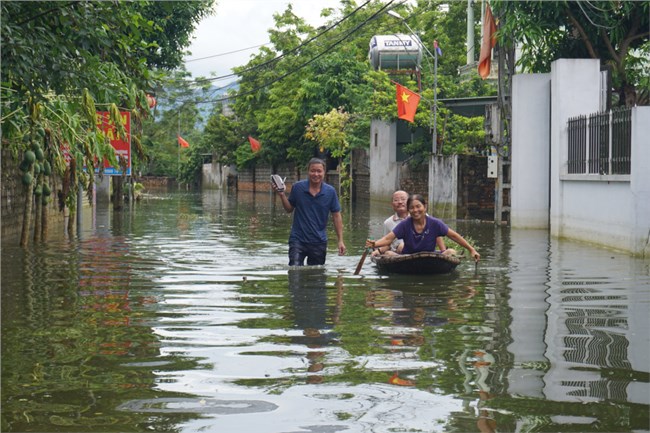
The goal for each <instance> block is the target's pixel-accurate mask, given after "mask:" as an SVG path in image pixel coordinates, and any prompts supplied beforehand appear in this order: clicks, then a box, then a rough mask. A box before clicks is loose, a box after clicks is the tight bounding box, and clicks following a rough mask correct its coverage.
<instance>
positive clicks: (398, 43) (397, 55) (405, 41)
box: [368, 35, 422, 70]
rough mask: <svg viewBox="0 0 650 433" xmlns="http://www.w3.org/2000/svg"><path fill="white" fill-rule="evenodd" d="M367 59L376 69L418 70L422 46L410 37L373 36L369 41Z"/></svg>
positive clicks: (413, 37) (415, 38)
mask: <svg viewBox="0 0 650 433" xmlns="http://www.w3.org/2000/svg"><path fill="white" fill-rule="evenodd" d="M368 59H369V60H370V64H371V65H372V67H373V68H374V69H375V70H377V69H394V70H395V69H411V70H414V69H420V62H421V61H422V44H421V42H420V40H419V39H417V37H416V36H411V35H375V36H373V37H372V39H370V51H369V52H368Z"/></svg>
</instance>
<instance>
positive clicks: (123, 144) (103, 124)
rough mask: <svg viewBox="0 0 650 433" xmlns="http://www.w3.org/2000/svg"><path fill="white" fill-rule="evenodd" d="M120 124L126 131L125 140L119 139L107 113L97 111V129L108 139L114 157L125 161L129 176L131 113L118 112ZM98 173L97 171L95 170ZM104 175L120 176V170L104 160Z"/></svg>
mask: <svg viewBox="0 0 650 433" xmlns="http://www.w3.org/2000/svg"><path fill="white" fill-rule="evenodd" d="M120 116H121V117H122V123H124V128H125V129H126V138H125V139H123V138H121V137H119V135H118V133H117V128H116V127H115V125H114V124H113V123H112V122H111V120H110V119H111V117H110V114H109V112H108V111H98V112H97V116H96V123H97V128H99V129H100V130H101V131H102V132H103V133H104V135H106V136H107V137H108V140H109V141H110V143H111V145H112V146H113V148H114V149H115V156H116V157H117V158H119V159H122V158H125V159H126V175H127V176H130V175H131V113H130V112H128V111H120ZM97 171H99V170H97ZM104 174H105V175H109V176H121V175H122V170H121V169H120V167H119V166H118V167H112V166H111V165H110V164H109V162H108V161H107V160H104Z"/></svg>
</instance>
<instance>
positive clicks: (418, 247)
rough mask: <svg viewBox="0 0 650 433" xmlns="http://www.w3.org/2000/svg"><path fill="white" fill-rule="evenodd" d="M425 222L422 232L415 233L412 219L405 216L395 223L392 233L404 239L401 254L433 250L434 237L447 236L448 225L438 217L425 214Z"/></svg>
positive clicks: (434, 246) (434, 245) (434, 244)
mask: <svg viewBox="0 0 650 433" xmlns="http://www.w3.org/2000/svg"><path fill="white" fill-rule="evenodd" d="M426 221H427V222H426V224H425V226H424V231H423V232H422V233H416V232H415V228H414V227H413V219H411V218H406V219H405V220H404V221H402V222H401V223H399V224H397V226H395V228H394V229H393V233H395V236H396V237H397V238H398V239H403V240H404V249H403V250H402V254H413V253H417V252H420V251H435V250H436V238H437V237H438V236H447V232H448V231H449V227H447V224H445V223H443V222H442V221H441V220H439V219H438V218H434V217H432V216H429V215H427V216H426Z"/></svg>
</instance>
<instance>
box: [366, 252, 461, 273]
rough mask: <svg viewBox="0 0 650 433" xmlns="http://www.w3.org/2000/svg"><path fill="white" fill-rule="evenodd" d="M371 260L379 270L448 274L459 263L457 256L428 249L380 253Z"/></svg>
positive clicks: (385, 271) (386, 271)
mask: <svg viewBox="0 0 650 433" xmlns="http://www.w3.org/2000/svg"><path fill="white" fill-rule="evenodd" d="M371 260H372V262H373V263H374V264H375V265H377V269H378V270H379V271H380V272H384V273H394V274H448V273H450V272H451V271H453V270H454V269H456V266H458V264H460V259H459V258H458V257H454V256H448V255H444V254H442V253H439V252H430V251H423V252H419V253H413V254H398V255H390V256H385V255H381V256H377V257H372V259H371Z"/></svg>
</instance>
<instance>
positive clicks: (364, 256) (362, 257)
mask: <svg viewBox="0 0 650 433" xmlns="http://www.w3.org/2000/svg"><path fill="white" fill-rule="evenodd" d="M368 251H370V248H366V249H364V250H363V254H361V260H359V264H358V265H357V269H356V270H355V271H354V275H359V272H361V267H362V266H363V262H365V261H366V256H367V255H368Z"/></svg>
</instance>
